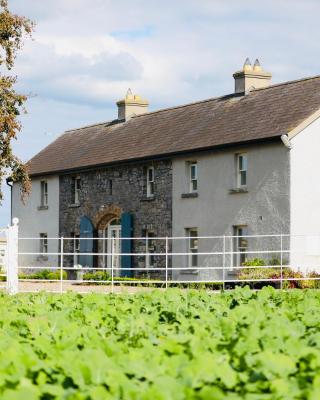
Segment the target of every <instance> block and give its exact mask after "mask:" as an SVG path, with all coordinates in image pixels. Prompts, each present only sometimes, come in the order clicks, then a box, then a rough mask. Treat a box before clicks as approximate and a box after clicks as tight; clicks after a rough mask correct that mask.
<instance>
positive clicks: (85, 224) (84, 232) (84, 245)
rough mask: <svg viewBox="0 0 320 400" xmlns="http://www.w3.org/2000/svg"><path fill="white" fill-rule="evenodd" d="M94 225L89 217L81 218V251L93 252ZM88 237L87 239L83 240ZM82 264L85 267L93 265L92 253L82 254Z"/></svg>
mask: <svg viewBox="0 0 320 400" xmlns="http://www.w3.org/2000/svg"><path fill="white" fill-rule="evenodd" d="M92 238H93V225H92V223H91V221H90V219H89V218H88V217H81V220H80V253H93V239H92ZM81 239H86V240H81ZM79 259H80V264H81V265H82V266H83V267H90V268H92V267H93V256H92V255H86V254H84V255H80V257H79Z"/></svg>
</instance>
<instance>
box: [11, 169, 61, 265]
mask: <svg viewBox="0 0 320 400" xmlns="http://www.w3.org/2000/svg"><path fill="white" fill-rule="evenodd" d="M41 180H46V181H47V182H48V209H47V210H39V206H40V181H41ZM12 217H13V218H14V217H17V218H19V252H34V253H36V252H39V250H40V239H39V236H40V233H47V235H48V238H50V237H52V238H58V236H59V177H58V176H48V177H42V178H33V179H32V192H31V194H30V196H29V197H28V198H27V200H26V202H25V204H23V203H22V202H21V199H20V185H19V184H14V185H13V189H12ZM26 237H32V238H36V239H34V240H23V239H21V238H26ZM58 249H59V242H58V240H48V252H49V253H50V252H53V253H55V252H58ZM19 266H24V267H34V266H51V267H57V266H58V256H48V257H47V259H46V258H45V259H43V258H41V257H39V256H37V255H35V256H31V255H21V256H19Z"/></svg>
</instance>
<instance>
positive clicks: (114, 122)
mask: <svg viewBox="0 0 320 400" xmlns="http://www.w3.org/2000/svg"><path fill="white" fill-rule="evenodd" d="M120 122H123V121H118V120H111V121H104V122H98V123H96V124H90V125H85V126H81V127H80V128H74V129H67V130H66V131H65V133H67V132H74V131H79V130H81V129H86V128H93V127H94V126H100V125H108V126H109V125H111V124H116V123H120Z"/></svg>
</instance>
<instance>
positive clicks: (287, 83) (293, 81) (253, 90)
mask: <svg viewBox="0 0 320 400" xmlns="http://www.w3.org/2000/svg"><path fill="white" fill-rule="evenodd" d="M317 78H320V75H314V76H307V77H306V78H300V79H293V80H292V81H285V82H279V83H275V84H274V85H270V86H265V87H261V88H257V89H252V91H251V92H257V91H259V90H267V89H273V88H274V87H278V86H284V85H290V84H292V83H298V82H303V81H309V80H312V79H317Z"/></svg>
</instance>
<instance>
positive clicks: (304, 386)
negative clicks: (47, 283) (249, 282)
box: [0, 288, 320, 400]
mask: <svg viewBox="0 0 320 400" xmlns="http://www.w3.org/2000/svg"><path fill="white" fill-rule="evenodd" d="M0 321H1V322H0V327H1V328H0V329H1V330H0V351H1V357H0V399H1V400H7V399H12V400H20V399H22V400H33V399H48V400H49V399H99V400H103V399H136V400H143V399H152V400H160V399H161V400H162V399H163V400H170V399H208V400H210V399H212V400H219V399H221V400H225V399H227V400H229V399H234V400H236V399H248V400H249V399H257V400H260V399H261V400H263V399H272V400H275V399H286V400H287V399H314V400H319V399H320V292H318V291H316V290H315V291H313V290H309V291H303V290H300V291H299V290H292V291H288V292H285V291H283V292H281V291H276V290H274V289H272V288H263V289H262V290H261V291H259V292H253V291H250V290H249V289H247V288H244V289H236V290H234V291H233V292H228V293H222V294H212V293H211V294H210V293H206V292H204V291H203V292H201V291H200V292H197V291H179V290H178V289H175V290H174V289H173V290H168V291H160V290H159V291H153V292H148V293H140V294H136V295H101V294H100V295H99V294H90V295H84V296H82V295H79V294H72V293H70V294H65V295H54V294H45V293H40V294H27V295H24V294H21V295H17V296H13V297H8V296H6V295H0Z"/></svg>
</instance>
